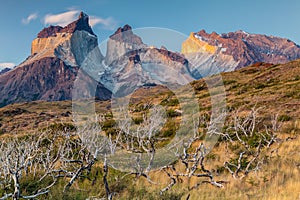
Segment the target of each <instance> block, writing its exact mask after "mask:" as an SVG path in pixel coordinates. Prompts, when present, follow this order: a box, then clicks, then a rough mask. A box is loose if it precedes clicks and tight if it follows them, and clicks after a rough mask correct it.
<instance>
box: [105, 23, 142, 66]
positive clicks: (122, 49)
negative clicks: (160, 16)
mask: <svg viewBox="0 0 300 200" xmlns="http://www.w3.org/2000/svg"><path fill="white" fill-rule="evenodd" d="M145 47H147V45H145V44H144V43H143V41H142V39H141V38H140V37H139V36H137V35H135V34H134V33H133V32H132V28H131V26H129V25H127V24H126V25H125V26H124V27H123V28H122V27H119V28H118V29H117V31H116V32H115V33H114V34H113V35H111V36H110V37H109V39H108V41H107V50H106V56H105V63H106V64H107V65H110V64H111V63H112V62H113V61H115V60H118V59H119V58H120V57H122V56H124V55H125V54H126V53H127V52H129V51H132V50H136V49H142V48H145Z"/></svg>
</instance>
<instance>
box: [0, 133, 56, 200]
mask: <svg viewBox="0 0 300 200" xmlns="http://www.w3.org/2000/svg"><path fill="white" fill-rule="evenodd" d="M44 139H45V135H44V134H42V135H40V136H29V137H28V138H17V137H12V138H9V139H2V140H1V146H0V179H1V183H0V184H2V185H3V186H4V187H6V188H9V185H13V191H11V190H10V189H8V190H7V193H6V194H5V195H4V196H3V197H1V198H0V199H7V198H10V197H11V198H12V199H20V198H24V199H32V198H36V197H38V196H40V195H43V194H47V193H49V191H50V188H51V187H52V186H54V184H55V183H56V179H55V178H53V177H50V178H51V179H52V181H51V183H50V184H48V185H47V186H45V187H42V188H39V189H37V190H36V191H33V192H32V194H30V195H24V194H23V192H24V191H22V190H21V184H22V180H23V178H25V177H26V176H33V177H34V179H38V180H37V183H41V181H43V180H44V179H46V178H49V177H48V176H47V175H48V170H49V169H48V168H45V166H44V165H43V163H42V162H43V160H44V158H45V157H47V153H48V152H46V151H44V148H43V141H44ZM49 159H50V158H49ZM50 162H52V163H54V162H55V158H51V160H49V163H50ZM41 174H44V175H41Z"/></svg>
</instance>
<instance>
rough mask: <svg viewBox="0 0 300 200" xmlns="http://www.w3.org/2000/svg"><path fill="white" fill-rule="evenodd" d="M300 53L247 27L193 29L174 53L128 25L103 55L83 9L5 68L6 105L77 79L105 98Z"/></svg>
mask: <svg viewBox="0 0 300 200" xmlns="http://www.w3.org/2000/svg"><path fill="white" fill-rule="evenodd" d="M298 58H300V47H299V46H298V45H297V44H295V43H294V42H292V41H290V40H288V39H284V38H279V37H275V36H266V35H260V34H250V33H246V32H244V31H236V32H230V33H226V34H217V33H215V32H213V33H211V34H209V33H206V32H205V31H204V30H201V31H199V32H195V33H194V32H192V33H191V34H190V36H189V37H188V38H187V39H186V40H185V41H184V42H183V43H182V49H181V52H172V51H169V50H168V49H166V48H165V47H161V48H157V47H153V46H148V45H147V44H145V43H144V42H143V40H142V38H141V37H139V36H138V35H136V34H135V33H134V32H133V31H132V28H131V26H129V25H125V26H123V27H120V28H118V29H117V30H116V31H115V33H113V34H112V35H111V36H110V37H109V39H108V41H107V51H106V55H103V54H102V53H101V51H100V49H99V47H98V38H97V36H96V35H95V33H94V32H93V30H92V28H91V27H90V25H89V17H88V15H86V14H85V13H83V12H81V13H80V15H79V17H78V19H77V20H76V21H74V22H72V23H70V24H69V25H67V26H65V27H61V26H50V27H47V28H44V29H43V30H42V31H41V32H40V33H38V35H37V38H36V39H34V40H33V41H32V46H31V55H30V56H29V57H28V58H27V59H26V60H25V61H24V62H22V63H21V64H20V65H18V66H16V67H15V68H13V69H11V70H5V71H1V73H0V106H1V107H2V106H5V105H8V104H11V103H16V102H28V101H35V100H46V101H60V100H70V99H72V90H73V83H74V81H75V80H78V81H79V82H78V83H79V84H76V85H77V87H78V86H79V88H76V90H78V91H77V92H79V93H81V95H82V97H85V98H89V97H95V98H97V99H101V100H107V99H110V98H111V95H112V94H116V93H118V92H121V93H122V94H128V93H130V92H132V91H133V90H134V89H136V88H138V87H142V86H145V85H159V84H162V83H170V84H186V83H188V82H191V81H193V80H197V79H200V78H202V77H205V76H210V75H213V74H216V73H220V72H227V71H234V70H237V69H240V68H242V67H245V66H248V65H251V64H254V63H257V62H265V63H272V64H281V63H287V62H289V61H291V60H295V59H298ZM81 69H83V70H81ZM182 80H184V81H182Z"/></svg>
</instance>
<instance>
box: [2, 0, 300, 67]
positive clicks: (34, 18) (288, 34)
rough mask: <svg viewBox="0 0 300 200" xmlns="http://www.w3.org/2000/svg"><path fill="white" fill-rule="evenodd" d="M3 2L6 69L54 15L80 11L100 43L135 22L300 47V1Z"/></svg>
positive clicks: (19, 59) (21, 57)
mask: <svg viewBox="0 0 300 200" xmlns="http://www.w3.org/2000/svg"><path fill="white" fill-rule="evenodd" d="M0 3H1V7H0V27H1V32H0V34H1V35H0V65H1V63H7V64H5V65H9V63H15V64H18V63H20V62H22V61H23V60H24V59H25V58H26V57H27V56H29V54H30V47H31V41H32V40H33V39H34V38H35V37H36V35H37V33H38V32H39V31H40V30H41V29H42V28H44V27H45V26H47V25H48V24H55V23H59V22H58V21H57V18H55V16H54V17H53V15H57V14H61V13H68V15H64V16H63V18H64V19H65V21H67V20H68V19H69V18H70V19H71V18H72V16H71V15H72V14H74V13H75V12H78V11H79V10H82V11H84V12H86V13H87V14H88V15H90V16H92V17H93V23H94V26H93V30H94V32H95V33H96V34H97V35H98V38H99V42H101V41H102V40H104V39H106V38H107V37H108V36H109V35H110V34H111V33H112V32H113V31H114V30H115V29H116V28H117V27H118V26H123V25H124V24H129V25H131V26H132V27H133V28H142V27H161V28H168V29H173V30H176V31H179V32H181V33H183V34H186V35H189V33H190V32H196V31H199V30H201V29H205V30H206V31H207V32H212V31H216V32H217V33H223V32H230V31H236V30H240V29H241V30H245V31H247V32H250V33H262V34H267V35H275V36H280V37H285V38H289V39H291V40H293V41H294V42H296V43H297V44H300V1H299V0H290V1H283V0H282V1H280V0H252V1H248V0H227V1H224V0H219V1H217V0H206V1H202V0H198V1H197V0H193V1H189V0H184V1H179V0H178V1H176V0H173V1H162V0H159V1H158V0H152V1H138V0H127V1H125V0H81V1H80V0H51V1H42V0H27V1H24V0H19V1H17V0H9V1H7V0H5V1H4V0H0ZM72 12H73V13H72ZM66 16H67V17H66ZM51 17H52V18H51ZM56 17H57V16H56ZM68 17H69V18H68ZM60 23H61V22H60Z"/></svg>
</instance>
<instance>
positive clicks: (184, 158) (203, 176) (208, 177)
mask: <svg viewBox="0 0 300 200" xmlns="http://www.w3.org/2000/svg"><path fill="white" fill-rule="evenodd" d="M221 115H222V116H221V117H224V115H223V113H222V114H221ZM191 117H193V130H191V131H192V132H193V135H194V136H193V137H192V138H189V139H188V140H187V141H186V142H184V143H181V144H180V145H182V148H180V149H182V152H176V155H177V156H178V162H176V163H173V164H171V165H167V166H163V167H162V168H161V171H163V172H164V173H165V174H166V175H167V176H168V177H169V179H170V183H169V184H168V185H167V186H166V187H164V188H163V189H161V191H160V193H161V194H162V193H164V192H166V191H168V190H170V189H171V188H172V187H173V186H174V185H175V184H177V183H179V182H181V181H182V179H187V181H188V182H190V180H191V178H196V179H198V181H197V183H196V184H195V185H193V186H191V187H190V186H189V187H188V190H193V189H196V188H198V187H199V186H200V185H202V184H210V185H212V186H214V187H218V188H223V187H224V184H225V183H226V181H223V180H216V178H215V177H216V174H215V172H214V171H215V170H213V169H209V168H208V167H207V166H206V164H205V160H206V158H207V155H208V153H209V151H210V149H208V148H207V147H206V145H205V141H202V140H201V139H200V138H201V137H200V136H201V135H200V133H199V132H198V124H196V123H195V122H196V121H197V120H195V119H194V116H191ZM200 118H201V119H204V118H202V117H200ZM201 123H207V124H208V122H207V121H202V122H201ZM215 123H218V120H215V121H211V122H209V125H208V127H207V133H206V134H209V135H212V134H218V135H223V134H220V133H216V130H217V129H216V128H215V126H216V124H215ZM196 142H198V143H199V145H198V147H196V148H193V147H192V144H195V143H196ZM180 164H182V165H184V169H185V170H179V167H177V165H180Z"/></svg>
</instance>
